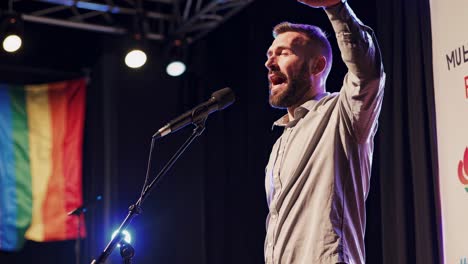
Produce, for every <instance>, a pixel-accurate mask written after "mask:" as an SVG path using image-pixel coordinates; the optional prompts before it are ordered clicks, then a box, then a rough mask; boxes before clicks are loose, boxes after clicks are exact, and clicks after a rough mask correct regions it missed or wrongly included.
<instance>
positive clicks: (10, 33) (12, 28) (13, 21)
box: [1, 13, 23, 53]
mask: <svg viewBox="0 0 468 264" xmlns="http://www.w3.org/2000/svg"><path fill="white" fill-rule="evenodd" d="M1 30H2V38H1V41H2V47H3V49H4V50H5V51H7V52H10V53H12V52H16V51H18V50H19V49H20V48H21V45H22V44H23V41H22V35H23V20H22V19H21V17H20V16H19V15H17V14H12V13H11V14H8V15H6V16H5V18H4V19H3V21H2V27H1Z"/></svg>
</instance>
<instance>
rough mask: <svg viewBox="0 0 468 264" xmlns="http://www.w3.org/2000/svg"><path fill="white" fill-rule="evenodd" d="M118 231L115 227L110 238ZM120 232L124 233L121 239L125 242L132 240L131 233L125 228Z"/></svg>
mask: <svg viewBox="0 0 468 264" xmlns="http://www.w3.org/2000/svg"><path fill="white" fill-rule="evenodd" d="M118 232H119V230H118V229H117V230H115V231H114V233H112V239H113V238H114V237H115V236H116V235H117V234H118ZM122 234H123V235H124V238H123V240H124V241H125V243H128V244H130V243H131V242H132V235H131V234H130V232H128V231H127V230H123V231H122ZM117 247H120V243H119V244H118V245H117Z"/></svg>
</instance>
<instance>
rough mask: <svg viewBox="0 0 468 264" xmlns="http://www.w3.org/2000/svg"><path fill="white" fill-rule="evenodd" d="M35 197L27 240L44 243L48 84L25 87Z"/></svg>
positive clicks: (48, 170)
mask: <svg viewBox="0 0 468 264" xmlns="http://www.w3.org/2000/svg"><path fill="white" fill-rule="evenodd" d="M26 109H27V111H28V125H29V144H30V145H29V149H30V157H31V178H32V195H33V212H32V223H31V226H30V227H29V229H28V230H27V231H26V238H28V239H31V240H35V241H42V240H44V222H43V219H44V217H43V215H42V213H43V211H42V207H43V204H44V200H45V197H46V194H47V187H48V183H49V178H50V176H51V173H52V163H51V151H52V133H51V131H50V130H51V118H50V107H49V94H48V86H47V85H33V86H26Z"/></svg>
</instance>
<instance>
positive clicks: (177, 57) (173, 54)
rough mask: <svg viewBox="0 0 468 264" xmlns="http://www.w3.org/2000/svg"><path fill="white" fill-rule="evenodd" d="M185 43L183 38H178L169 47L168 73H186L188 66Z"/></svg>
mask: <svg viewBox="0 0 468 264" xmlns="http://www.w3.org/2000/svg"><path fill="white" fill-rule="evenodd" d="M185 48H186V47H185V45H184V43H183V41H182V40H180V39H176V40H175V41H174V42H173V43H172V45H170V46H169V47H168V52H167V56H168V64H167V66H166V73H167V74H168V75H170V76H173V77H178V76H180V75H182V74H184V72H185V70H186V69H187V66H186V65H185V62H184V61H185V59H184V55H185Z"/></svg>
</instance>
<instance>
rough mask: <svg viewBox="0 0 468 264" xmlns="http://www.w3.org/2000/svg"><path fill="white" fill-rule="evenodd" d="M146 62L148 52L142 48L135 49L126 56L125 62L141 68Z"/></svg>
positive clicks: (132, 66)
mask: <svg viewBox="0 0 468 264" xmlns="http://www.w3.org/2000/svg"><path fill="white" fill-rule="evenodd" d="M145 63H146V53H145V52H144V51H142V50H140V49H134V50H131V51H129V52H128V53H127V55H126V56H125V64H126V65H127V66H128V67H130V68H134V69H136V68H140V67H141V66H143V65H144V64H145Z"/></svg>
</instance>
